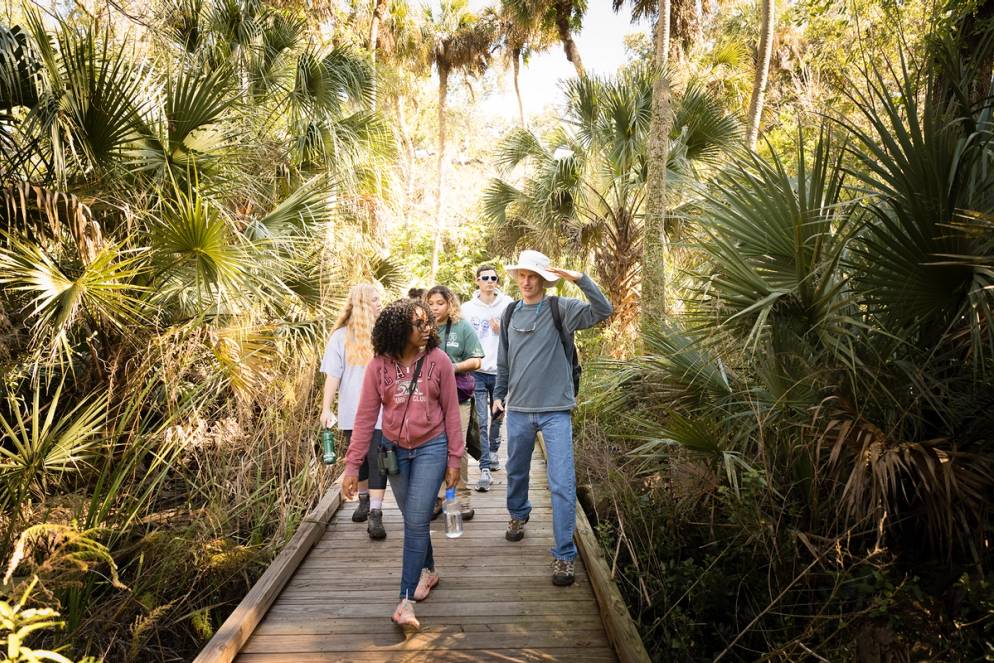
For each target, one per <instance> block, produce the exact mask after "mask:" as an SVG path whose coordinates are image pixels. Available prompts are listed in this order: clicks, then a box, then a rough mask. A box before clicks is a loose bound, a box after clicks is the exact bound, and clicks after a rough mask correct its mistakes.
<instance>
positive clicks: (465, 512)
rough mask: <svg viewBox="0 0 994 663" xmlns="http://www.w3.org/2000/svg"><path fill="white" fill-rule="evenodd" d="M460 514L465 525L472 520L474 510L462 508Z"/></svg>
mask: <svg viewBox="0 0 994 663" xmlns="http://www.w3.org/2000/svg"><path fill="white" fill-rule="evenodd" d="M460 513H462V521H463V522H464V523H465V522H468V521H470V520H472V519H473V516H475V515H476V509H471V508H470V507H468V506H464V507H463V508H462V511H461V512H460Z"/></svg>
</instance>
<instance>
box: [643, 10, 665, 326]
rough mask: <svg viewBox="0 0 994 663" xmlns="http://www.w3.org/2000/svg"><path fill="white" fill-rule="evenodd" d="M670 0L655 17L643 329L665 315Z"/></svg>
mask: <svg viewBox="0 0 994 663" xmlns="http://www.w3.org/2000/svg"><path fill="white" fill-rule="evenodd" d="M669 39H670V0H659V13H658V15H657V17H656V29H655V47H654V50H655V54H654V61H655V62H654V64H655V67H656V78H655V80H654V81H653V84H652V118H651V119H650V120H649V137H648V145H647V149H648V172H647V174H646V183H645V187H646V195H645V215H644V222H643V223H644V232H645V236H644V239H643V240H642V256H643V257H642V328H643V330H644V329H646V328H647V327H648V326H650V325H654V324H658V322H659V320H661V319H662V316H664V315H665V314H666V163H667V161H668V159H669V133H670V123H671V117H670V115H671V113H670V80H669V74H668V72H667V71H666V67H667V64H668V57H669V47H670V44H669Z"/></svg>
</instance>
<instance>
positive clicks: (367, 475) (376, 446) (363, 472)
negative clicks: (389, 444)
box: [342, 430, 387, 490]
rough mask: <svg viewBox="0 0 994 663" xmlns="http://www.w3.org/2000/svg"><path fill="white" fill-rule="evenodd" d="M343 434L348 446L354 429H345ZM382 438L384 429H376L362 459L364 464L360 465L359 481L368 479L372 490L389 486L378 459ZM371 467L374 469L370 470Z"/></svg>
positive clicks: (384, 488)
mask: <svg viewBox="0 0 994 663" xmlns="http://www.w3.org/2000/svg"><path fill="white" fill-rule="evenodd" d="M342 435H343V436H344V437H345V446H346V448H348V445H349V443H350V442H352V431H350V430H343V431H342ZM382 440H383V431H381V430H374V431H373V439H372V440H371V441H370V443H369V451H367V452H366V457H365V458H363V459H362V465H360V466H359V481H366V480H368V481H369V487H370V488H371V489H372V490H386V487H387V476H386V474H382V473H381V472H380V464H379V462H378V460H377V454H378V453H379V451H380V442H381V441H382ZM370 468H372V469H373V471H372V472H370V471H369V470H370Z"/></svg>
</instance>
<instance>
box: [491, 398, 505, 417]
mask: <svg viewBox="0 0 994 663" xmlns="http://www.w3.org/2000/svg"><path fill="white" fill-rule="evenodd" d="M490 413H491V414H493V416H494V418H496V419H499V418H500V417H501V416H503V414H504V401H494V405H493V407H492V408H491V410H490Z"/></svg>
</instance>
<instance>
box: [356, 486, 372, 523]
mask: <svg viewBox="0 0 994 663" xmlns="http://www.w3.org/2000/svg"><path fill="white" fill-rule="evenodd" d="M368 516H369V493H366V494H365V495H360V496H359V505H358V506H357V507H356V508H355V511H353V512H352V522H354V523H364V522H366V518H367V517H368Z"/></svg>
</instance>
